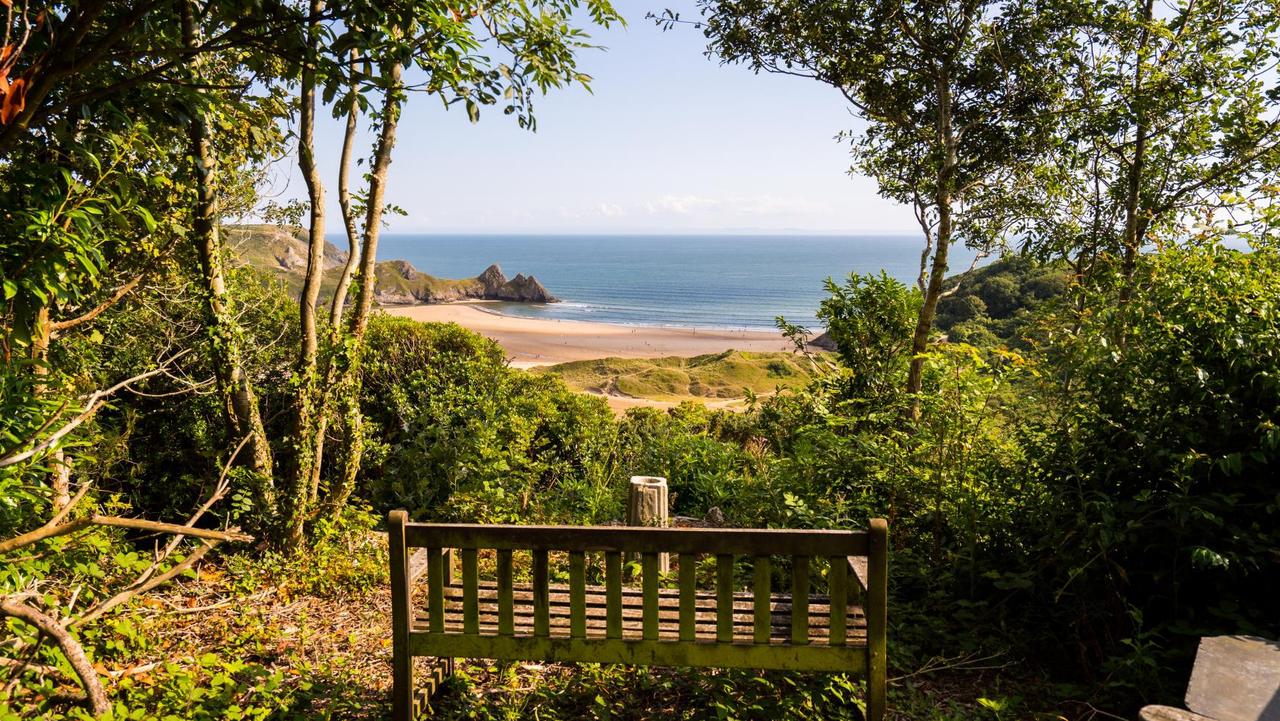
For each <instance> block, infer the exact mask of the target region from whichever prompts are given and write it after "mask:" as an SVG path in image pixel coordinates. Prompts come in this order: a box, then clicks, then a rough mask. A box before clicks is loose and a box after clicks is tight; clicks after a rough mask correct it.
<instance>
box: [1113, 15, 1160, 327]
mask: <svg viewBox="0 0 1280 721" xmlns="http://www.w3.org/2000/svg"><path fill="white" fill-rule="evenodd" d="M1140 12H1141V13H1142V21H1143V23H1146V24H1147V26H1149V24H1150V23H1151V21H1152V18H1153V17H1154V16H1155V6H1154V2H1153V0H1142V7H1141V8H1140ZM1147 26H1144V27H1143V30H1142V34H1141V37H1140V39H1139V42H1138V48H1137V51H1136V53H1135V55H1134V63H1133V86H1132V89H1131V93H1130V95H1131V100H1132V102H1134V104H1135V115H1134V118H1133V125H1134V138H1133V157H1132V158H1131V159H1130V161H1129V172H1128V175H1127V177H1126V179H1125V181H1126V182H1125V202H1124V237H1123V238H1122V239H1121V245H1122V246H1123V247H1122V253H1123V257H1122V259H1121V263H1120V275H1121V286H1120V295H1119V300H1120V303H1122V304H1124V303H1128V302H1129V298H1130V297H1132V295H1133V289H1132V285H1133V274H1134V271H1135V270H1136V269H1137V267H1138V253H1139V252H1141V250H1142V241H1143V238H1144V237H1145V236H1146V225H1147V224H1146V223H1145V222H1144V221H1143V219H1142V217H1141V216H1142V212H1143V209H1142V181H1143V180H1144V173H1145V172H1146V165H1147V140H1148V135H1149V133H1150V128H1149V127H1148V124H1147V116H1146V113H1145V112H1144V110H1143V104H1142V102H1141V101H1140V100H1139V99H1140V98H1141V97H1142V95H1143V92H1144V89H1143V82H1144V70H1145V68H1146V63H1147V56H1148V54H1149V53H1148V43H1149V42H1150V37H1151V35H1150V30H1149V29H1148V27H1147Z"/></svg>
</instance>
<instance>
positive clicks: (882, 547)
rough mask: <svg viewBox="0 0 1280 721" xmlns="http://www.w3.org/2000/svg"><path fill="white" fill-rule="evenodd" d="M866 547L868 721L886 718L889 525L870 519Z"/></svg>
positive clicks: (880, 720) (879, 520)
mask: <svg viewBox="0 0 1280 721" xmlns="http://www.w3.org/2000/svg"><path fill="white" fill-rule="evenodd" d="M868 530H869V533H868V534H867V535H868V546H869V547H868V549H867V605H866V613H867V721H884V714H885V705H886V703H887V699H886V698H885V696H886V693H887V689H886V688H885V687H886V685H887V683H886V678H885V677H886V675H887V671H888V666H889V659H888V648H887V636H888V633H887V631H888V628H887V627H888V613H887V612H888V605H889V525H888V524H887V523H885V521H884V519H882V518H873V519H871V523H870V528H869V529H868Z"/></svg>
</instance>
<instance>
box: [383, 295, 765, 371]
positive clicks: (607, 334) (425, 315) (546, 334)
mask: <svg viewBox="0 0 1280 721" xmlns="http://www.w3.org/2000/svg"><path fill="white" fill-rule="evenodd" d="M478 305H479V304H475V303H448V304H440V305H414V306H392V307H387V308H384V310H386V312H388V313H390V314H392V315H398V316H404V317H406V318H413V319H414V320H421V321H431V322H439V323H457V324H458V325H460V326H462V327H464V328H467V329H468V330H472V331H475V332H476V333H479V334H480V335H483V336H486V337H488V338H492V339H493V340H495V341H497V342H498V344H499V345H501V346H502V347H503V348H504V349H506V351H507V354H508V356H510V358H511V361H512V365H514V366H516V367H520V368H529V367H532V366H539V365H552V364H555V363H565V362H568V361H577V360H591V359H593V358H607V357H619V358H660V357H663V356H695V355H704V354H707V353H720V352H722V351H726V350H729V349H735V350H743V351H757V352H764V351H785V350H790V344H789V343H788V342H787V341H786V340H785V339H784V338H783V337H782V336H781V334H779V333H773V332H767V331H746V330H703V329H696V328H665V327H661V326H627V325H615V324H612V323H591V322H585V321H573V320H548V319H540V318H515V317H511V316H505V315H499V314H497V313H492V312H488V311H485V310H481V309H480V308H479V307H477V306H478Z"/></svg>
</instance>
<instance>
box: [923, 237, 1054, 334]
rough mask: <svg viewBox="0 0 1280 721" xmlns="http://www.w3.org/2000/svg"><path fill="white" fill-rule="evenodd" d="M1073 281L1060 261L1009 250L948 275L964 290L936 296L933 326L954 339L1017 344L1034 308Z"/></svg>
mask: <svg viewBox="0 0 1280 721" xmlns="http://www.w3.org/2000/svg"><path fill="white" fill-rule="evenodd" d="M1071 280H1072V278H1071V270H1070V269H1069V268H1067V267H1066V266H1065V265H1063V264H1061V263H1048V264H1046V263H1040V262H1038V261H1035V260H1033V259H1031V258H1028V257H1027V256H1024V255H1006V256H1004V257H1003V258H1000V259H999V260H997V261H995V262H994V263H991V264H989V265H985V266H983V267H981V268H975V269H973V270H971V271H969V272H967V273H961V274H959V275H956V276H952V277H951V278H949V279H948V280H947V287H948V288H952V287H955V284H956V283H957V282H958V283H959V284H960V289H959V290H957V291H956V292H955V293H953V294H952V295H949V296H947V297H945V298H943V299H942V300H940V301H938V315H937V318H936V320H935V325H936V326H937V327H938V329H939V330H941V331H942V332H944V333H946V334H947V336H948V338H949V339H951V340H953V341H958V342H963V343H972V344H973V345H979V346H986V345H995V344H996V343H1005V344H1016V343H1017V342H1018V340H1019V337H1020V335H1021V330H1022V326H1023V324H1025V323H1026V321H1027V320H1028V319H1029V318H1030V317H1031V312H1032V311H1033V310H1034V309H1035V308H1036V307H1037V306H1038V305H1040V304H1042V303H1044V302H1046V301H1048V300H1051V299H1053V298H1057V297H1058V296H1060V295H1062V294H1063V293H1064V292H1066V290H1067V288H1069V287H1070V286H1071Z"/></svg>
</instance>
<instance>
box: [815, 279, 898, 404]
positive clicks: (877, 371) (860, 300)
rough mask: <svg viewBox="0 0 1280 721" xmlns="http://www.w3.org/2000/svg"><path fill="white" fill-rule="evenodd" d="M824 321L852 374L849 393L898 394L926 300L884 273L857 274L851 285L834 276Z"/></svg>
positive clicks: (823, 309)
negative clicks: (916, 323) (922, 303)
mask: <svg viewBox="0 0 1280 721" xmlns="http://www.w3.org/2000/svg"><path fill="white" fill-rule="evenodd" d="M826 286H827V293H828V297H827V298H826V299H824V300H823V301H822V304H821V305H820V306H818V319H819V320H821V321H822V322H823V324H824V325H826V327H827V335H828V337H829V338H830V339H831V341H832V342H834V343H835V345H836V350H837V353H838V354H839V356H840V362H841V363H842V364H843V365H844V367H845V368H846V369H847V370H848V371H849V382H850V383H851V385H852V387H851V388H850V389H849V390H848V392H849V393H850V394H852V395H855V396H859V397H863V398H868V399H871V398H881V397H883V396H885V395H886V394H889V393H892V392H893V390H894V388H895V387H896V386H898V385H901V384H902V383H903V382H904V379H905V378H906V375H905V374H906V363H907V361H908V360H910V358H909V356H908V351H910V350H911V331H912V329H913V328H914V326H915V321H916V316H917V314H919V312H920V304H921V302H922V298H921V295H920V293H919V291H916V290H914V289H908V288H907V287H906V286H905V285H903V284H902V283H901V282H899V281H897V280H895V279H894V278H891V277H889V274H887V273H885V272H884V271H881V272H880V274H879V275H872V274H868V275H865V276H861V275H854V274H851V275H850V276H849V278H848V280H846V281H845V284H844V285H843V286H842V285H838V284H836V283H835V281H833V280H831V279H830V278H828V279H827V282H826Z"/></svg>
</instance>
